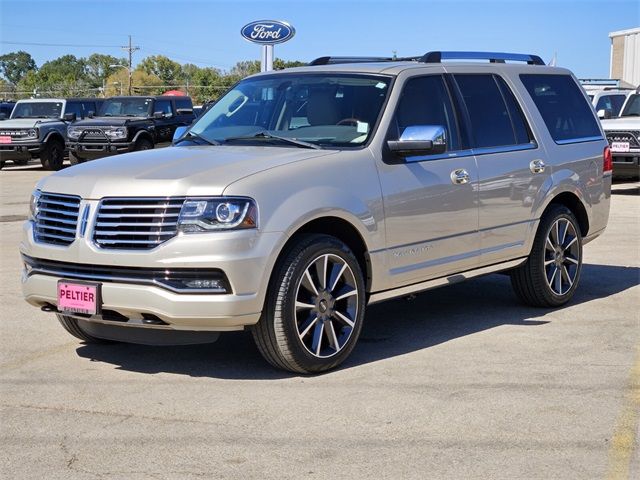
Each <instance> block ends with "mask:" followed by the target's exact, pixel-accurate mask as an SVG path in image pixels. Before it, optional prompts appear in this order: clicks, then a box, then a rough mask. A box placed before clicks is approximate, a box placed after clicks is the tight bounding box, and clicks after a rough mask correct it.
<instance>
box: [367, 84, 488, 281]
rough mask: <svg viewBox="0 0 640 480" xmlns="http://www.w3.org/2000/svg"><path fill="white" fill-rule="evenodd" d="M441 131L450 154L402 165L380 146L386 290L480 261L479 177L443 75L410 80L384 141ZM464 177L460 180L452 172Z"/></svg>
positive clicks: (463, 268)
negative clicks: (412, 130) (413, 130)
mask: <svg viewBox="0 0 640 480" xmlns="http://www.w3.org/2000/svg"><path fill="white" fill-rule="evenodd" d="M420 125H437V126H443V127H445V130H446V135H447V151H446V152H445V153H443V154H434V155H422V156H415V157H407V158H406V159H405V160H399V159H398V158H397V157H395V156H394V155H393V154H392V153H391V152H390V151H388V147H386V142H385V145H383V151H382V158H383V160H384V161H383V162H381V163H380V164H379V167H378V170H379V176H380V183H381V187H382V193H383V202H384V210H385V225H386V238H387V251H386V261H387V265H388V282H389V287H390V288H393V287H396V286H400V285H407V284H410V283H416V282H420V281H423V280H428V279H431V278H436V277H440V276H444V275H447V274H451V273H457V272H461V271H464V270H469V269H472V268H474V267H475V266H477V264H478V254H479V253H478V251H479V242H478V205H477V186H478V172H477V168H476V163H475V159H474V157H473V155H472V154H471V152H470V151H469V150H468V148H467V146H466V140H465V139H464V135H463V134H462V132H461V130H460V126H459V119H458V117H457V115H456V111H455V105H454V102H453V101H452V98H451V95H450V88H449V86H448V85H447V82H446V81H445V79H444V76H443V75H425V76H414V77H411V78H408V79H407V80H406V81H405V83H404V85H402V91H401V96H400V98H399V100H398V104H397V107H396V111H395V112H394V115H393V118H392V120H391V124H390V127H389V131H388V133H387V140H397V139H398V138H399V137H400V135H402V132H403V131H404V130H405V129H406V128H407V127H410V126H420ZM462 170H464V172H465V173H466V175H467V176H468V177H467V180H466V181H464V182H460V183H456V181H455V180H456V179H455V178H454V175H453V172H455V171H462Z"/></svg>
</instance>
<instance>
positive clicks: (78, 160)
mask: <svg viewBox="0 0 640 480" xmlns="http://www.w3.org/2000/svg"><path fill="white" fill-rule="evenodd" d="M86 161H87V159H86V158H82V157H78V156H77V155H76V154H75V153H73V152H69V163H70V164H71V165H78V164H79V163H84V162H86Z"/></svg>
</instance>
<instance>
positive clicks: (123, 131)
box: [104, 127, 127, 140]
mask: <svg viewBox="0 0 640 480" xmlns="http://www.w3.org/2000/svg"><path fill="white" fill-rule="evenodd" d="M104 134H105V135H106V136H107V137H108V138H109V139H110V140H117V139H122V138H127V127H117V128H106V129H105V130H104Z"/></svg>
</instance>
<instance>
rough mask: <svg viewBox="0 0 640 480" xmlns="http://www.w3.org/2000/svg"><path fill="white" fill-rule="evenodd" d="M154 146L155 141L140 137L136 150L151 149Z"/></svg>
mask: <svg viewBox="0 0 640 480" xmlns="http://www.w3.org/2000/svg"><path fill="white" fill-rule="evenodd" d="M152 148H153V142H152V141H151V140H149V139H148V138H144V137H143V138H140V139H138V141H136V144H135V147H134V151H135V152H138V151H140V150H151V149H152Z"/></svg>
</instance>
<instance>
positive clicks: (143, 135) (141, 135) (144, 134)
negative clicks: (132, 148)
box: [132, 129, 155, 144]
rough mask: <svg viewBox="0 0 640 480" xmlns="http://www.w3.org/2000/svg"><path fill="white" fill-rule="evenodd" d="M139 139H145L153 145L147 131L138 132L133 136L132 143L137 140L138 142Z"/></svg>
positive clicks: (151, 137)
mask: <svg viewBox="0 0 640 480" xmlns="http://www.w3.org/2000/svg"><path fill="white" fill-rule="evenodd" d="M141 138H145V139H147V140H149V141H150V142H151V143H153V144H155V142H154V139H153V135H152V134H151V132H149V131H148V130H145V129H141V130H139V131H138V132H137V133H136V134H135V135H134V137H133V140H132V142H133V143H135V142H137V141H138V140H140V139H141Z"/></svg>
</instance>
